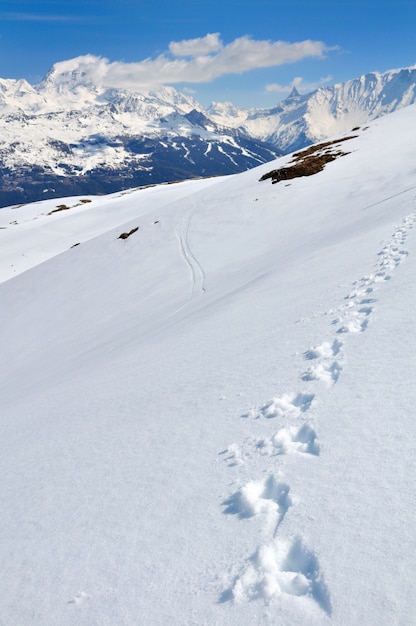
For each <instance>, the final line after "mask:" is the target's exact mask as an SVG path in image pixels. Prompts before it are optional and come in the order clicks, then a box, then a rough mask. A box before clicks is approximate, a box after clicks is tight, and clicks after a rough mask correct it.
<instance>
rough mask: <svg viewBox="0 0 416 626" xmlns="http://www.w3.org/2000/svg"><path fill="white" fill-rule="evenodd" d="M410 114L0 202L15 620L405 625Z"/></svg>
mask: <svg viewBox="0 0 416 626" xmlns="http://www.w3.org/2000/svg"><path fill="white" fill-rule="evenodd" d="M415 116H416V108H415V106H410V107H408V108H405V109H402V110H401V111H399V112H396V113H394V114H391V115H387V116H385V117H383V118H382V119H379V120H377V121H376V122H372V123H371V124H369V127H368V128H367V129H366V130H364V129H360V130H359V131H356V134H357V137H356V138H353V139H351V140H349V141H346V142H344V143H343V149H344V150H345V151H346V152H348V153H349V154H347V155H346V156H343V157H342V158H339V159H338V160H336V161H334V162H332V163H330V164H328V165H327V166H326V167H325V169H324V171H322V172H320V173H319V174H316V175H314V176H310V177H305V178H298V179H293V180H292V181H290V183H288V184H287V183H284V182H282V183H278V184H275V185H272V184H271V182H270V181H269V180H267V181H263V182H259V179H260V177H261V176H262V175H263V174H264V173H266V172H267V171H269V170H270V169H275V168H276V167H278V166H281V165H284V164H285V163H287V162H288V161H289V160H290V157H289V156H288V157H284V158H283V159H281V160H280V161H277V162H274V163H271V164H266V165H262V166H260V167H259V168H256V169H254V170H251V171H248V172H245V173H243V174H238V175H234V176H230V177H225V178H218V179H209V180H201V181H191V182H188V183H181V184H177V185H163V186H158V187H152V188H148V189H137V190H131V192H130V193H122V194H113V195H112V196H107V197H106V196H100V197H93V196H91V197H85V198H84V197H82V198H65V199H63V200H62V201H56V200H48V201H44V202H38V203H36V204H33V205H27V206H21V207H10V208H7V209H2V210H1V211H0V219H1V221H0V226H1V227H2V228H1V230H0V237H1V238H2V246H1V248H0V249H1V256H2V258H1V260H2V263H1V268H2V273H1V280H2V282H1V284H0V292H1V294H0V302H1V313H2V320H3V324H2V325H1V329H0V342H1V346H2V363H1V370H2V374H1V395H0V398H1V400H0V402H1V411H0V416H1V420H0V424H1V437H0V447H1V455H0V458H1V460H2V476H3V480H2V481H1V486H0V499H1V502H2V519H1V522H0V524H1V537H2V541H1V544H0V554H1V562H2V564H3V567H2V570H1V573H0V577H1V588H2V601H1V602H0V622H1V623H4V624H13V625H14V624H16V625H17V624H19V625H20V624H33V625H39V626H40V625H42V626H43V625H44V624H54V625H56V626H61V625H63V626H66V625H76V626H82V625H88V626H90V625H91V624H100V626H106V625H108V626H110V625H114V624H117V625H120V626H121V625H126V626H130V625H133V624H149V625H152V626H153V625H165V624H175V625H184V624H207V625H208V624H230V625H234V624H235V625H237V624H239V625H241V624H247V625H252V624H275V623H282V624H291V625H292V624H293V625H296V624H299V625H304V624H308V625H309V624H310V625H314V624H316V625H320V626H324V625H326V624H335V625H337V626H338V625H339V626H343V625H345V624H357V623H361V624H365V625H366V626H367V625H374V626H376V625H377V626H379V625H380V624H411V623H413V622H414V607H413V603H414V602H413V598H414V594H415V591H416V585H415V582H414V577H413V571H414V568H415V565H416V563H415V554H416V538H415V534H414V532H413V523H414V518H415V513H416V511H415V508H416V504H415V503H416V486H415V481H414V476H415V470H416V468H415V455H414V450H415V444H416V430H415V425H414V406H415V400H416V396H415V393H416V392H415V389H414V385H413V381H414V380H415V377H416V359H415V354H416V335H415V333H414V310H415V304H416V287H415V284H414V275H415V263H416V261H415V254H414V252H415V243H416V240H415V230H414V225H415V222H416V176H415V171H414V163H415V151H416V148H415V144H414V141H413V137H412V133H411V132H409V129H411V128H413V127H414V125H415ZM86 199H88V200H91V202H81V200H86ZM63 203H64V204H66V205H67V206H68V207H70V208H69V209H67V210H63V211H58V212H52V211H54V209H55V208H56V205H58V204H63ZM136 227H139V228H138V230H137V231H136V232H134V233H133V234H132V235H131V236H130V237H128V238H127V239H125V240H121V239H119V238H118V237H119V235H120V234H121V233H122V232H130V231H131V230H132V229H134V228H136ZM76 243H79V244H80V245H77V246H75V247H72V246H73V245H74V244H76Z"/></svg>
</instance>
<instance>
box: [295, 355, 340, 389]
mask: <svg viewBox="0 0 416 626" xmlns="http://www.w3.org/2000/svg"><path fill="white" fill-rule="evenodd" d="M341 370H342V367H341V365H340V364H339V363H338V361H333V362H332V363H325V362H323V363H317V364H316V365H312V366H311V367H309V368H308V369H307V371H306V372H304V373H303V374H302V376H301V379H302V380H305V381H311V380H322V382H324V383H326V384H327V385H333V384H335V383H336V382H337V380H338V378H339V376H340V374H341Z"/></svg>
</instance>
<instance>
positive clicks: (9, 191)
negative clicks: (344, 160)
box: [0, 59, 416, 206]
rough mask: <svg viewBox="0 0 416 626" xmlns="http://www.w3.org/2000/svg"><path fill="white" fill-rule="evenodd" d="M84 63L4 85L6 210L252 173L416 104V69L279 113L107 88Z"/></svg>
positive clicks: (317, 96)
mask: <svg viewBox="0 0 416 626" xmlns="http://www.w3.org/2000/svg"><path fill="white" fill-rule="evenodd" d="M77 67H78V63H77V59H74V60H70V61H64V62H61V63H57V64H56V65H55V66H54V67H53V68H52V69H51V71H50V72H49V74H48V75H47V76H46V78H45V79H44V80H43V81H42V82H41V83H39V84H38V85H36V86H32V85H30V84H29V83H27V82H26V81H24V80H0V130H1V133H0V206H4V205H7V204H11V203H18V202H24V201H28V200H38V199H43V198H49V197H59V196H63V195H72V194H80V193H109V192H111V191H116V190H122V189H127V188H132V187H135V186H142V185H148V184H154V183H160V182H169V181H170V182H171V181H175V180H182V179H187V178H195V177H201V176H204V177H206V176H216V175H223V174H230V173H236V172H240V171H244V170H246V169H249V168H252V167H254V166H256V165H258V164H260V163H264V162H267V161H270V160H272V159H274V158H275V157H276V156H277V155H280V154H283V153H287V152H290V151H292V150H297V149H300V148H302V147H304V146H306V145H309V144H311V143H313V142H315V141H322V140H323V139H325V138H326V137H329V136H331V135H333V134H336V133H340V132H347V131H348V130H350V129H351V128H353V127H355V126H357V125H360V124H364V123H366V122H368V121H369V120H372V119H375V118H377V117H380V116H381V115H384V114H386V113H390V112H392V111H394V110H397V109H400V108H402V107H403V106H407V105H410V104H412V103H413V102H415V101H416V68H415V67H413V68H407V69H400V70H393V71H389V72H386V73H384V74H378V73H372V74H366V75H364V76H361V77H360V78H358V79H355V80H351V81H348V82H346V83H342V84H337V85H334V86H332V87H325V88H320V89H318V90H316V91H314V92H313V93H311V94H307V95H300V94H299V93H298V92H297V91H296V89H294V90H293V91H292V93H291V94H290V95H289V97H288V98H286V99H285V100H284V101H282V102H281V103H280V104H279V105H278V106H276V107H274V108H272V109H239V108H238V107H236V106H234V105H232V104H230V103H214V104H212V105H211V106H210V107H208V108H207V109H204V107H203V106H202V105H201V104H199V103H198V102H197V101H196V100H195V99H193V98H191V97H190V96H188V95H185V94H181V93H179V92H177V91H176V90H175V89H173V88H172V87H161V88H160V89H158V90H156V91H154V92H150V93H139V92H129V91H126V90H120V89H107V88H104V87H100V86H97V85H96V84H94V83H93V82H91V78H90V76H89V74H88V73H82V72H80V71H78V70H77V69H76V68H77Z"/></svg>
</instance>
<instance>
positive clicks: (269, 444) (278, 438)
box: [256, 424, 320, 456]
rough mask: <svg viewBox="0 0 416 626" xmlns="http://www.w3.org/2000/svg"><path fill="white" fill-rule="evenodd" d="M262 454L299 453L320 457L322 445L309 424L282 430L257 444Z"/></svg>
mask: <svg viewBox="0 0 416 626" xmlns="http://www.w3.org/2000/svg"><path fill="white" fill-rule="evenodd" d="M256 447H257V449H258V450H259V452H260V453H261V454H267V455H279V454H290V453H293V452H299V453H301V454H312V455H314V456H319V452H320V445H319V440H318V437H317V436H316V432H315V430H314V429H313V428H312V426H309V424H302V426H300V427H298V426H289V427H287V428H281V429H280V430H279V431H278V432H277V433H275V434H274V435H273V436H272V437H267V438H265V439H261V440H260V441H258V442H257V446H256Z"/></svg>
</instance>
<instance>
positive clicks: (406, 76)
mask: <svg viewBox="0 0 416 626" xmlns="http://www.w3.org/2000/svg"><path fill="white" fill-rule="evenodd" d="M414 102H416V67H411V68H405V69H399V70H391V71H388V72H385V73H382V74H381V73H377V72H372V73H370V74H365V75H363V76H360V77H359V78H356V79H353V80H349V81H347V82H345V83H338V84H336V85H333V86H331V87H321V88H319V89H317V90H316V91H314V92H312V93H310V94H307V95H300V94H299V92H298V91H297V90H296V88H294V89H293V90H292V92H291V94H290V95H289V96H288V97H287V98H286V100H283V101H282V102H281V103H280V104H279V105H278V106H276V107H274V108H272V109H238V108H236V107H234V106H233V105H227V104H218V103H213V104H212V105H211V106H210V107H209V108H208V110H207V112H208V115H209V116H210V118H211V119H212V120H214V121H216V122H217V123H220V124H224V125H225V126H230V127H238V128H241V129H243V130H244V131H245V132H247V133H248V134H249V135H250V136H251V137H255V138H257V139H261V140H262V141H266V142H268V143H272V144H273V145H275V146H276V147H277V148H278V149H279V150H281V151H282V152H284V153H287V152H291V151H293V150H298V149H300V148H303V147H304V146H306V145H310V144H312V143H315V142H317V141H322V140H324V139H326V138H327V137H330V136H331V135H335V134H337V133H344V132H348V131H349V130H350V129H351V128H353V127H354V126H359V125H360V124H365V123H366V122H368V121H370V120H373V119H376V118H378V117H381V116H382V115H386V114H387V113H392V112H393V111H396V110H398V109H401V108H403V107H404V106H408V105H409V104H413V103H414Z"/></svg>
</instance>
